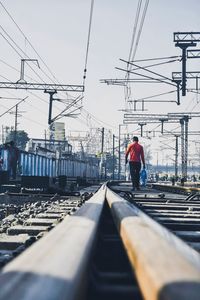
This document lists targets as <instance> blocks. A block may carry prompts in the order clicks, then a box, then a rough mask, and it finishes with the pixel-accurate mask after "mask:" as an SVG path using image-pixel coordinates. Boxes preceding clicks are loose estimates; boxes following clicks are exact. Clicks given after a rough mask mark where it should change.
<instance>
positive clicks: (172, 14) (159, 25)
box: [0, 0, 200, 161]
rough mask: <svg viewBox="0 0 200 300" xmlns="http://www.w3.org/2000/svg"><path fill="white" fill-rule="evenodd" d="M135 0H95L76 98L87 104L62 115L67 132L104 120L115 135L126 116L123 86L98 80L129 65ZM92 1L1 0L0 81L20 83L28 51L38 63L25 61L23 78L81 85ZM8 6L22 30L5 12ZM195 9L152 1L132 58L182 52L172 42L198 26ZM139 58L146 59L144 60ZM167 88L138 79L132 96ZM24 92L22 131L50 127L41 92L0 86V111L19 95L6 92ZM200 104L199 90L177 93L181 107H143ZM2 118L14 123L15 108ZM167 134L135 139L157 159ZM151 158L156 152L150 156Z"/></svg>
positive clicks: (181, 1) (34, 133) (198, 6)
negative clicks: (80, 94) (80, 89)
mask: <svg viewBox="0 0 200 300" xmlns="http://www.w3.org/2000/svg"><path fill="white" fill-rule="evenodd" d="M144 2H145V1H143V3H144ZM137 4H138V1H136V0H135V1H133V0H132V1H131V0H94V8H93V16H92V27H91V35H90V44H89V53H88V63H87V77H86V81H85V92H84V98H83V100H82V103H81V104H80V105H82V107H83V109H84V111H83V112H82V113H81V115H79V116H77V117H76V119H74V118H69V117H64V118H62V119H60V121H62V122H65V129H66V134H67V135H68V134H69V133H70V132H74V131H87V130H89V127H99V128H101V127H105V128H108V129H110V130H112V133H114V134H116V135H117V134H118V127H119V124H122V123H123V114H124V112H123V111H122V110H123V109H124V108H125V97H124V88H123V87H122V86H115V85H106V84H104V83H101V82H100V79H106V78H109V79H116V78H117V79H119V78H124V77H125V72H123V71H120V70H117V69H116V67H118V68H122V69H123V68H126V64H125V63H123V62H122V61H120V59H124V60H127V59H128V56H129V51H130V45H131V38H132V32H133V26H134V22H135V16H136V9H137ZM2 5H3V6H2ZM90 6H91V1H90V0H42V1H41V0H40V1H39V0H29V1H27V0H15V1H11V0H4V1H3V0H2V1H1V5H0V17H1V18H0V19H1V23H0V25H1V27H0V30H1V36H0V41H1V56H0V70H1V72H0V76H1V77H0V80H1V81H12V82H17V81H18V80H19V79H20V66H21V58H24V57H25V55H27V56H28V57H29V58H31V59H38V62H39V65H40V69H39V68H38V67H37V66H36V64H35V63H34V62H32V63H30V66H31V67H32V69H30V68H29V66H28V65H27V64H25V77H24V79H25V80H26V81H28V82H41V83H42V82H45V83H52V81H51V80H53V81H54V82H59V83H62V84H75V85H81V84H82V82H83V71H84V65H85V56H86V45H87V36H88V24H89V14H90ZM5 8H6V10H7V11H8V12H9V14H10V16H12V18H13V19H14V21H15V22H16V24H17V25H18V26H19V28H20V29H21V31H22V32H23V34H22V33H21V32H20V31H19V29H18V28H17V26H16V24H14V23H13V21H12V20H11V18H10V17H9V16H8V14H7V13H6V11H5ZM199 11H200V1H199V0H190V1H187V0H168V1H162V0H150V1H149V5H148V9H147V13H146V17H145V20H144V25H143V28H142V32H141V37H140V40H139V44H138V48H137V52H136V55H135V60H141V59H147V58H155V57H165V56H167V57H168V56H178V55H181V50H180V49H179V48H177V47H175V44H174V42H173V32H177V31H200V21H199ZM8 34H9V37H10V38H11V39H12V41H11V39H10V38H9V37H8ZM24 36H25V37H26V38H25V37H24ZM5 38H6V39H7V41H6V39H5ZM8 41H9V42H10V44H9V43H8ZM13 41H14V43H15V44H13ZM30 43H31V45H32V46H33V47H34V49H36V51H37V53H38V54H39V55H40V57H38V56H37V54H36V53H35V52H34V50H33V49H32V47H31V46H30ZM199 44H200V43H199ZM11 45H12V46H11ZM17 46H18V47H20V49H21V50H22V51H23V53H22V51H21V50H19V48H17ZM198 46H199V45H197V47H198ZM16 50H17V52H18V53H17V52H16ZM19 54H20V55H21V56H20V55H19ZM41 58H42V60H41ZM44 62H45V64H44ZM138 64H140V65H142V66H145V64H147V63H138ZM148 64H149V62H148ZM199 65H200V60H199V59H193V60H191V59H190V60H188V61H187V70H188V71H189V70H190V71H198V70H199ZM46 66H48V69H47V67H46ZM49 70H51V73H50V72H49ZM151 70H153V71H155V72H158V73H161V74H163V75H164V76H167V77H170V78H171V73H172V72H173V71H181V62H180V61H177V62H174V63H170V64H166V65H162V66H158V67H155V68H152V69H151ZM44 73H45V74H46V75H48V76H46V75H45V74H44ZM52 74H53V76H54V77H53V76H52ZM145 74H146V73H145ZM38 75H39V76H38ZM148 75H149V74H148ZM50 79H51V80H50ZM192 86H194V82H192V81H190V82H188V87H192ZM171 88H172V90H173V87H171V86H168V85H166V84H142V83H135V84H132V85H131V99H132V100H135V99H140V98H142V97H147V96H150V95H154V94H158V93H162V92H168V91H170V90H171ZM27 96H28V98H27V99H26V101H25V102H23V103H21V104H20V105H19V111H21V113H20V115H21V116H19V118H18V122H19V124H18V128H19V129H23V130H25V131H27V132H28V134H29V137H34V138H36V137H38V138H39V137H44V131H45V129H47V128H48V124H47V121H48V102H49V101H48V99H49V97H48V94H44V93H43V92H42V91H33V92H32V93H30V92H28V91H21V90H17V91H16V90H7V89H6V90H5V89H1V94H0V97H2V98H0V115H1V114H2V113H4V112H5V111H6V109H7V108H10V107H12V106H14V105H15V104H16V103H17V101H19V100H18V99H12V100H11V99H5V97H6V98H20V99H21V98H24V97H27ZM76 96H77V94H75V93H69V95H66V94H64V93H62V94H58V95H56V97H58V98H60V99H65V101H71V99H73V97H76ZM158 99H161V100H166V99H167V100H176V94H175V93H172V94H170V95H167V96H163V97H161V98H158ZM199 103H200V99H199V97H198V95H196V94H193V93H187V95H186V97H182V98H181V105H180V106H177V104H176V103H147V104H145V110H146V111H145V113H157V114H166V113H168V112H188V111H193V112H194V111H199V108H200V104H199ZM64 107H65V106H64V104H63V103H59V102H55V103H54V106H53V116H55V115H56V114H58V113H59V112H60V111H61V110H62V109H63V108H64ZM140 113H141V112H140ZM2 125H4V126H11V125H12V126H13V125H14V115H13V114H5V115H4V116H2V117H1V118H0V126H1V127H2ZM156 126H157V124H153V125H148V127H146V129H145V130H149V131H152V130H153V129H154V128H155V127H156ZM176 127H178V125H177V124H173V125H166V128H165V129H166V130H172V129H174V128H176ZM189 129H190V130H199V118H195V119H192V120H190V122H189ZM123 130H124V132H125V130H128V132H129V133H130V134H134V133H138V126H137V125H134V126H133V125H131V126H129V128H128V129H127V128H125V126H122V132H123ZM158 130H160V128H159V127H158ZM165 139H166V138H163V137H161V136H160V134H158V136H157V138H155V139H153V138H151V139H150V138H149V139H147V138H146V137H144V138H141V139H140V140H141V142H142V143H145V144H149V145H150V146H151V147H152V150H153V152H154V153H156V152H157V153H158V154H156V155H157V158H156V159H159V161H161V159H163V154H161V152H160V148H159V147H160V144H159V142H160V141H161V140H164V141H165ZM190 139H191V140H193V141H197V142H198V141H199V140H200V136H191V137H190ZM167 143H170V144H171V145H173V143H174V138H173V137H170V138H169V137H168V138H167ZM195 145H198V144H195V143H194V142H191V153H193V152H194V151H195ZM169 151H171V150H169ZM192 151H193V152H192ZM170 153H171V152H170ZM165 156H166V155H165ZM156 159H155V158H154V161H155V160H156Z"/></svg>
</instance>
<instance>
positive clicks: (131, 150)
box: [125, 136, 145, 190]
mask: <svg viewBox="0 0 200 300" xmlns="http://www.w3.org/2000/svg"><path fill="white" fill-rule="evenodd" d="M128 155H130V157H129V166H130V174H131V181H132V184H133V190H135V188H136V189H137V190H139V189H140V186H139V181H140V169H141V161H142V163H143V168H144V169H145V160H144V150H143V147H142V146H141V145H140V144H139V143H138V137H137V136H134V137H133V143H131V144H129V145H128V148H127V151H126V157H125V158H126V164H127V162H128Z"/></svg>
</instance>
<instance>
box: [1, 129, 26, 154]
mask: <svg viewBox="0 0 200 300" xmlns="http://www.w3.org/2000/svg"><path fill="white" fill-rule="evenodd" d="M14 139H15V132H14V131H10V132H9V133H8V134H7V136H6V143H7V142H10V141H14ZM28 141H29V137H28V134H27V132H25V131H24V130H18V131H17V132H16V146H17V147H18V148H19V149H21V150H25V148H26V143H27V142H28Z"/></svg>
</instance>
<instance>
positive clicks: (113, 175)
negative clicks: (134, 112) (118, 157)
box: [112, 134, 115, 180]
mask: <svg viewBox="0 0 200 300" xmlns="http://www.w3.org/2000/svg"><path fill="white" fill-rule="evenodd" d="M112 146H113V155H112V157H113V160H112V179H113V180H114V179H115V135H114V134H113V145H112Z"/></svg>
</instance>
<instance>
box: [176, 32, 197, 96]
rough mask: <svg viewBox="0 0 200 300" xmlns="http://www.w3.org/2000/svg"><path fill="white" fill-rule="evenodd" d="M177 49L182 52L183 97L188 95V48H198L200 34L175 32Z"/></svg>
mask: <svg viewBox="0 0 200 300" xmlns="http://www.w3.org/2000/svg"><path fill="white" fill-rule="evenodd" d="M174 42H175V43H176V44H175V47H179V48H180V49H181V50H182V96H185V95H186V60H187V48H188V47H196V45H197V42H200V32H174Z"/></svg>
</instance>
